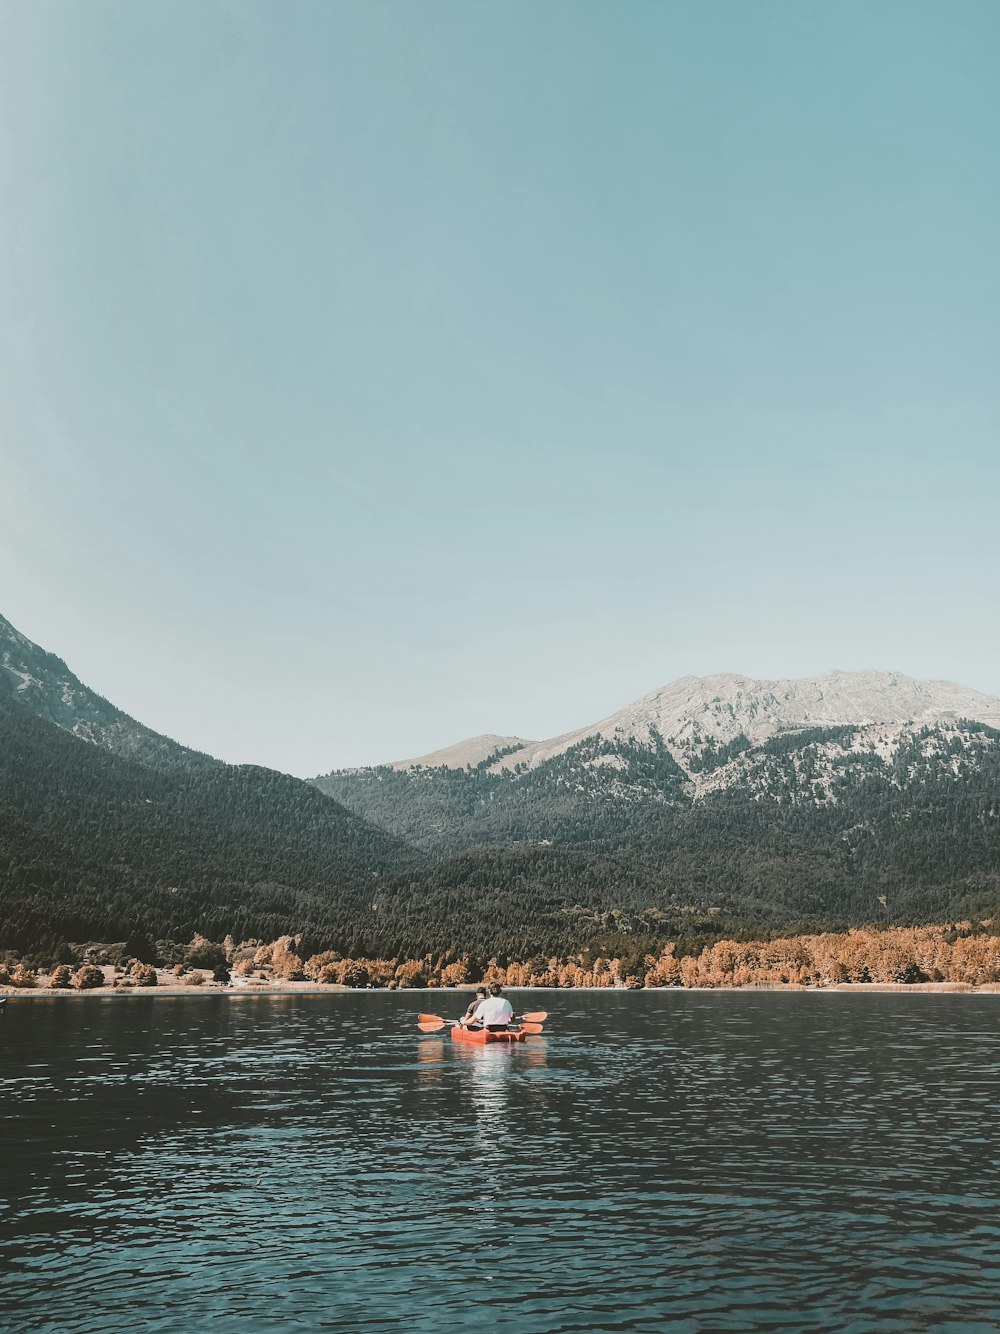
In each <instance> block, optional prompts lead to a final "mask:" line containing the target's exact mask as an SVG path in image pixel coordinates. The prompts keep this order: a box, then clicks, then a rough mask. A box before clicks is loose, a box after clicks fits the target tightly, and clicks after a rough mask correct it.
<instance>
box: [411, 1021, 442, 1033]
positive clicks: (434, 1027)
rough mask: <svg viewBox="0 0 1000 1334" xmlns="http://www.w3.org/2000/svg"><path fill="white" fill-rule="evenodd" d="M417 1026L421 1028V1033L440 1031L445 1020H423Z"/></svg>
mask: <svg viewBox="0 0 1000 1334" xmlns="http://www.w3.org/2000/svg"><path fill="white" fill-rule="evenodd" d="M417 1027H418V1028H419V1029H420V1031H421V1033H440V1032H441V1030H442V1028H444V1020H443V1019H428V1020H421V1021H420V1022H419V1023H418V1024H417Z"/></svg>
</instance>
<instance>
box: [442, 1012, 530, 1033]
mask: <svg viewBox="0 0 1000 1334" xmlns="http://www.w3.org/2000/svg"><path fill="white" fill-rule="evenodd" d="M457 1023H458V1020H457V1019H442V1018H441V1016H440V1015H438V1014H422V1015H420V1016H419V1018H418V1019H417V1027H418V1028H419V1029H420V1031H421V1032H422V1033H440V1031H441V1029H442V1028H444V1027H445V1026H446V1025H447V1024H451V1026H452V1027H453V1028H454V1026H455V1025H456V1024H457ZM520 1029H521V1032H522V1033H541V1032H542V1031H543V1029H544V1025H543V1024H536V1023H531V1022H527V1023H525V1022H522V1023H521V1025H520Z"/></svg>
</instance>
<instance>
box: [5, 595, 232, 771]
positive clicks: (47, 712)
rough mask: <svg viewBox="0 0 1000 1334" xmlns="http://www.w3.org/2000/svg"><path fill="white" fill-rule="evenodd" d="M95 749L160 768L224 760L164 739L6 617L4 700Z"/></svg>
mask: <svg viewBox="0 0 1000 1334" xmlns="http://www.w3.org/2000/svg"><path fill="white" fill-rule="evenodd" d="M4 694H6V695H9V696H10V697H12V698H13V699H14V700H16V701H17V702H18V703H20V704H23V705H24V706H25V707H26V708H28V709H30V710H31V712H32V713H34V714H35V715H36V717H38V718H42V719H44V720H45V721H46V722H50V723H54V724H55V725H56V726H57V727H61V728H63V729H64V730H65V731H67V732H70V733H72V735H73V736H76V737H80V738H81V739H82V740H84V741H91V742H93V743H94V744H95V745H98V746H101V747H103V748H104V749H105V750H109V751H111V752H112V753H113V754H115V755H120V756H122V757H123V758H125V759H133V760H136V761H138V762H139V763H140V764H149V765H152V766H154V767H156V768H158V769H169V770H172V771H177V772H179V771H184V770H187V769H192V768H193V769H205V768H208V767H209V766H211V765H217V764H219V763H220V761H219V760H215V759H213V758H212V757H211V756H210V755H203V754H201V752H200V751H196V750H189V749H188V748H187V747H186V746H181V745H179V744H178V743H177V742H176V741H171V740H170V739H169V738H168V737H165V736H161V735H160V734H159V733H158V732H154V731H152V730H151V729H150V728H148V727H144V726H143V725H142V723H137V722H136V720H135V719H134V718H130V717H129V716H128V714H127V713H123V712H122V711H121V709H116V708H115V706H114V705H113V704H109V703H108V701H107V700H106V699H103V698H102V697H101V696H100V695H98V694H97V693H96V692H95V691H93V690H91V689H90V688H89V687H88V686H85V685H84V684H83V682H82V681H81V680H80V679H79V678H78V677H76V676H74V675H73V673H72V672H71V671H70V669H69V668H68V667H67V666H66V664H65V663H64V662H63V660H62V658H57V657H56V656H55V654H54V653H47V652H46V651H45V649H43V648H39V647H38V645H37V644H34V643H32V641H31V640H30V639H28V638H27V636H26V635H22V634H21V633H20V632H19V631H18V630H15V629H14V627H13V626H12V625H11V623H10V621H8V620H6V619H5V618H4V617H3V616H0V695H4Z"/></svg>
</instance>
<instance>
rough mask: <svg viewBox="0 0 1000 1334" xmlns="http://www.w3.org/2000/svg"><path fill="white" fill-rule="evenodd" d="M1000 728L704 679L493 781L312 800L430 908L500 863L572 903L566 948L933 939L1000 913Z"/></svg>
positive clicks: (934, 691)
mask: <svg viewBox="0 0 1000 1334" xmlns="http://www.w3.org/2000/svg"><path fill="white" fill-rule="evenodd" d="M998 725H1000V701H997V700H995V699H992V698H991V697H989V696H986V695H982V694H979V693H977V692H975V691H972V690H968V689H966V688H964V687H962V686H957V685H953V684H951V683H948V682H928V681H915V680H913V679H911V678H910V677H907V676H904V675H902V674H900V673H889V672H885V673H882V672H862V673H846V672H830V673H828V674H826V675H824V676H821V677H817V678H814V679H809V680H803V681H752V680H750V679H749V678H747V677H740V676H732V675H726V676H714V677H707V678H703V679H699V678H693V677H687V678H685V679H683V680H682V681H678V682H675V683H674V684H673V685H672V686H667V687H665V688H664V689H663V690H659V691H655V692H654V693H653V694H651V695H647V696H645V697H644V698H643V699H641V700H638V701H637V702H636V703H635V704H632V705H629V706H628V707H627V708H625V709H622V710H621V711H620V712H618V713H616V714H613V715H612V716H611V717H610V718H607V719H605V720H603V721H602V722H599V723H595V724H592V725H590V726H587V727H583V728H580V729H578V730H577V731H574V732H571V733H568V734H566V735H564V736H561V737H557V738H554V739H552V740H550V741H546V742H534V743H532V742H526V743H524V744H523V745H521V746H520V748H519V749H517V750H516V751H511V752H510V753H507V754H499V753H495V754H492V755H487V756H485V757H484V758H483V759H482V760H480V761H479V763H478V764H477V765H476V766H474V767H472V766H470V765H468V764H467V766H466V767H465V768H459V767H457V765H456V766H454V767H453V766H452V765H450V764H449V763H447V762H445V763H438V764H437V765H432V764H431V763H429V761H432V760H434V759H435V758H438V759H440V758H441V756H448V755H449V753H451V754H454V755H457V756H461V754H462V748H461V747H455V748H451V750H450V751H444V752H438V754H437V756H429V757H424V759H423V760H418V761H414V762H412V763H411V764H410V765H409V766H408V767H405V768H400V767H398V766H390V765H385V766H380V767H377V768H374V769H367V770H355V771H351V772H339V773H338V772H334V773H331V774H327V775H325V776H323V777H321V778H317V779H314V780H313V781H314V782H315V783H316V784H317V786H319V787H320V788H321V790H323V791H324V792H327V793H328V794H329V795H331V796H333V797H335V798H336V799H337V800H339V801H341V802H343V803H344V804H345V805H346V806H348V808H350V809H352V810H354V811H355V812H357V813H358V814H361V815H364V816H365V818H367V819H369V820H370V821H372V822H373V823H374V824H377V825H379V826H381V827H382V828H384V829H386V830H387V831H391V832H394V833H396V834H397V835H399V836H400V837H404V838H406V839H407V840H408V841H411V842H413V843H414V844H416V845H417V846H419V847H420V848H422V849H424V850H425V851H426V852H428V853H429V854H431V855H432V856H433V857H434V858H436V859H437V860H436V861H435V862H434V863H433V864H432V865H431V866H429V867H427V868H425V869H424V871H423V872H422V873H421V877H422V878H420V880H419V884H420V886H422V888H420V889H419V891H417V890H415V891H414V892H415V893H417V892H419V893H420V894H421V895H422V896H423V898H424V901H428V902H430V901H433V900H434V898H435V896H436V895H437V894H438V893H439V892H444V890H445V887H446V886H448V885H451V886H454V883H455V874H454V869H453V868H454V865H455V864H457V863H461V861H462V859H463V858H466V857H467V856H468V855H469V854H471V853H472V852H473V851H474V850H475V849H485V848H491V849H494V850H495V852H494V853H493V854H492V861H491V865H492V866H493V870H494V874H495V875H496V876H497V877H498V884H500V885H502V886H505V887H506V891H505V892H509V893H511V894H515V893H516V894H520V895H524V894H525V893H526V892H528V890H527V887H528V886H532V885H533V886H534V887H535V889H536V891H537V894H538V902H539V903H547V902H550V901H552V902H559V903H560V904H561V907H560V908H559V910H558V912H556V915H555V916H554V917H552V918H551V923H550V924H551V926H552V930H553V932H557V931H558V930H559V929H560V923H561V927H562V929H565V928H566V927H567V924H568V922H569V920H570V919H569V916H568V915H569V914H572V913H577V917H576V919H575V923H574V927H573V929H574V930H577V931H579V930H582V929H583V926H584V923H585V922H589V923H591V924H593V923H595V922H597V921H598V919H600V920H602V921H606V920H607V917H606V915H607V913H608V912H611V911H616V912H618V913H619V914H621V916H620V918H619V920H618V925H617V927H616V929H619V930H628V931H631V932H639V933H642V932H650V931H652V932H654V934H655V931H656V930H659V929H660V928H662V927H664V925H665V924H668V923H669V924H671V925H672V927H673V928H674V929H679V928H678V924H683V922H684V921H685V920H687V921H690V920H692V919H691V914H694V915H695V916H699V917H700V918H701V919H702V920H704V919H706V918H707V917H708V918H710V917H711V915H712V914H715V915H717V916H719V915H724V916H728V917H729V918H730V920H731V921H737V922H742V923H743V924H744V926H746V927H748V928H749V927H751V926H752V927H753V929H757V930H759V929H761V928H762V927H763V926H764V925H765V924H771V925H772V926H778V925H787V924H792V923H796V922H802V921H809V922H813V923H816V922H825V923H829V924H842V925H843V924H848V925H849V924H852V923H862V922H869V921H885V920H890V919H891V920H897V921H906V920H913V921H917V920H921V919H922V920H925V921H928V920H938V919H940V918H941V917H946V916H948V915H949V914H950V913H954V912H962V913H965V912H969V911H975V910H976V909H975V907H974V906H973V905H976V904H981V903H993V902H994V901H995V900H996V899H997V898H998V897H1000V730H998ZM478 749H479V750H481V749H482V747H479V748H478ZM473 753H475V752H473ZM456 859H457V862H456ZM553 896H554V897H553ZM529 897H530V893H529ZM453 911H454V912H456V913H459V912H461V913H465V912H466V904H465V902H464V900H459V902H458V904H457V905H456V907H455V908H454V909H453ZM554 911H555V910H554ZM560 914H561V916H560ZM602 914H603V917H602ZM657 924H658V925H657Z"/></svg>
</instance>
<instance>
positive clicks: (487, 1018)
mask: <svg viewBox="0 0 1000 1334" xmlns="http://www.w3.org/2000/svg"><path fill="white" fill-rule="evenodd" d="M513 1018H514V1007H513V1005H511V1003H510V1001H509V1000H508V999H507V997H506V996H505V995H504V994H503V988H502V987H501V985H500V983H499V982H491V983H490V994H489V995H488V996H487V997H486V999H485V1000H484V1001H480V1002H479V1004H478V1005H477V1006H476V1012H475V1014H474V1015H473V1017H472V1019H473V1025H482V1027H483V1028H488V1029H489V1030H490V1032H491V1033H498V1032H500V1031H501V1030H504V1029H507V1028H509V1026H510V1024H511V1022H512V1021H513Z"/></svg>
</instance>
